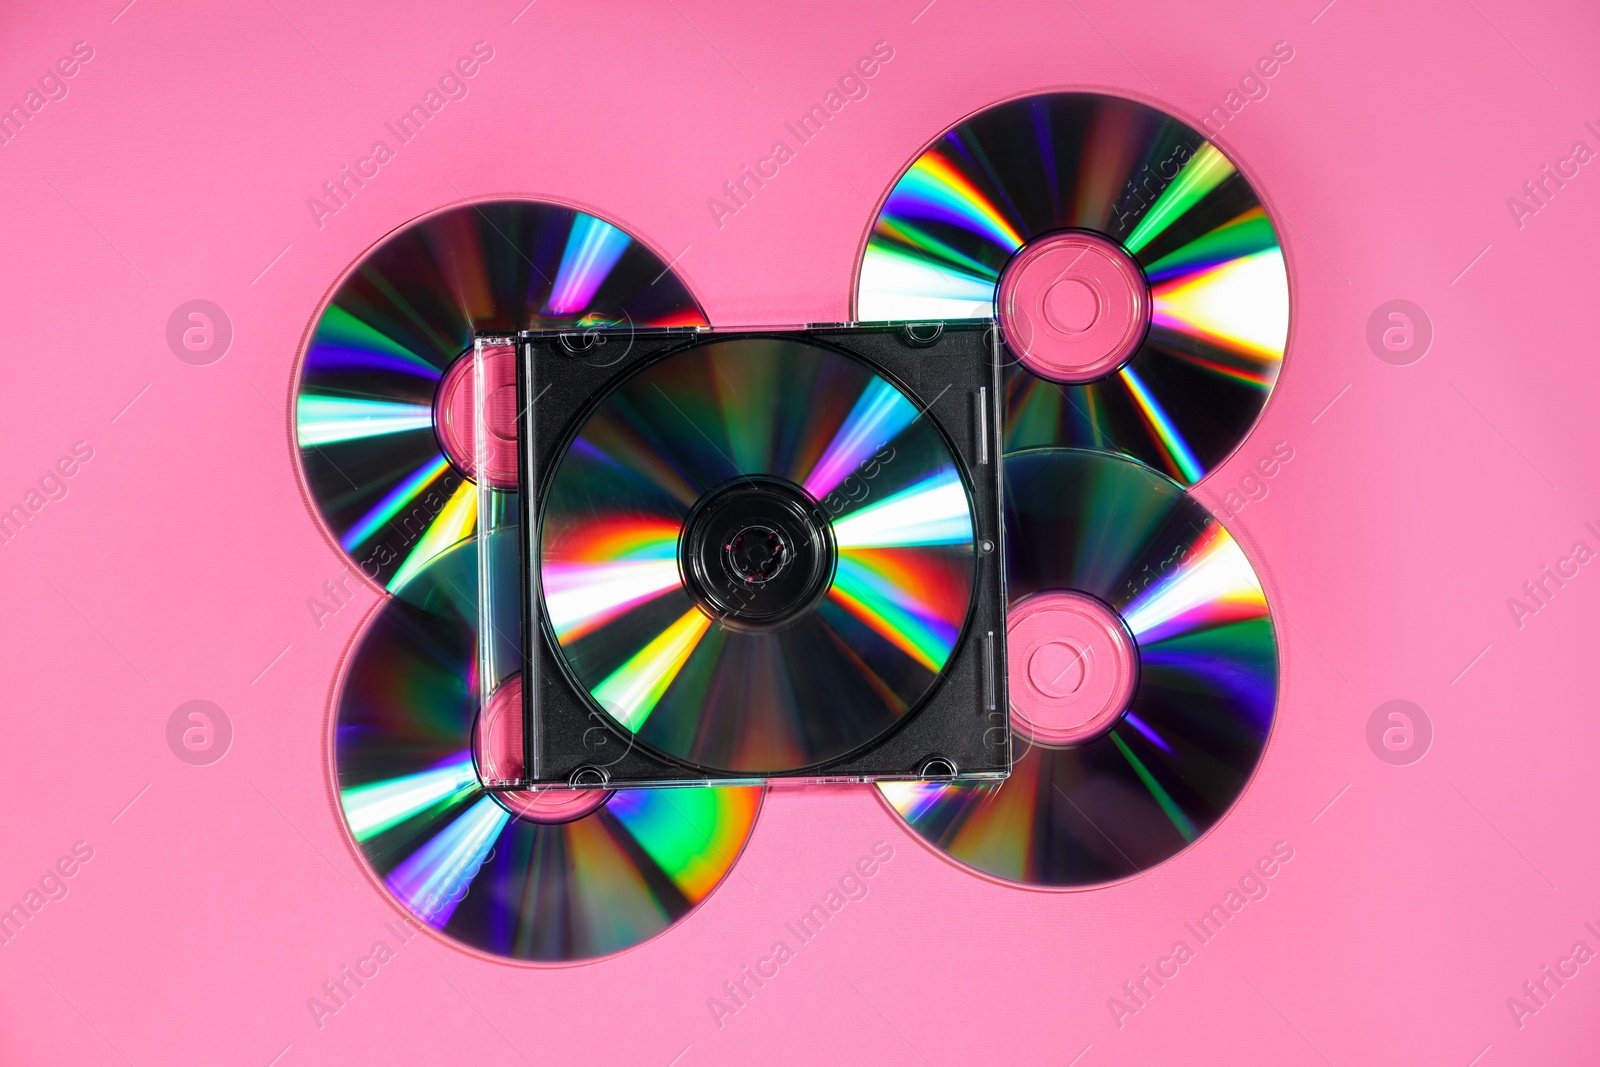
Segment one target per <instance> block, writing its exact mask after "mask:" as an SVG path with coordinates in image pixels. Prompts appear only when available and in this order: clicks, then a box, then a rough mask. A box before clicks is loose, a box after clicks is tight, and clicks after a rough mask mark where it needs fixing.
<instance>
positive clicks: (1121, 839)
mask: <svg viewBox="0 0 1600 1067" xmlns="http://www.w3.org/2000/svg"><path fill="white" fill-rule="evenodd" d="M1005 477H1006V553H1007V555H1006V569H1007V576H1008V580H1009V588H1008V590H1007V596H1008V597H1009V598H1010V600H1011V603H1012V604H1013V605H1015V604H1017V603H1018V602H1020V601H1023V600H1026V599H1027V598H1029V597H1031V596H1034V595H1035V594H1040V593H1047V592H1050V591H1053V590H1061V591H1072V592H1077V593H1087V594H1090V595H1092V596H1094V597H1096V598H1098V599H1099V600H1100V601H1101V602H1103V603H1104V604H1106V605H1107V606H1109V607H1110V608H1112V609H1113V610H1114V611H1115V612H1116V613H1117V614H1118V615H1119V616H1120V618H1121V621H1122V622H1123V624H1124V625H1125V626H1126V628H1127V630H1128V632H1129V633H1130V634H1131V635H1132V637H1133V641H1134V644H1135V646H1136V648H1137V653H1138V660H1139V665H1138V678H1137V681H1136V683H1135V687H1134V691H1133V695H1132V697H1131V699H1129V701H1128V703H1127V706H1126V708H1125V709H1124V710H1123V711H1122V713H1121V715H1119V716H1117V717H1116V718H1115V720H1114V721H1113V722H1112V723H1111V724H1110V727H1109V729H1107V730H1106V731H1105V732H1103V733H1101V734H1099V735H1098V736H1096V737H1093V738H1091V739H1089V740H1086V741H1084V742H1082V743H1078V744H1067V745H1054V746H1052V745H1046V744H1041V743H1039V742H1037V741H1033V742H1030V741H1028V740H1026V739H1025V738H1024V737H1023V736H1021V735H1020V734H1017V735H1015V736H1016V742H1015V743H1016V752H1017V757H1016V761H1015V765H1014V768H1013V770H1012V774H1011V777H1010V778H1009V779H1007V780H1006V781H1005V782H1003V783H1000V784H998V785H940V784H934V783H922V782H913V783H899V782H895V783H884V784H881V785H880V786H879V789H880V790H881V791H882V794H883V796H884V799H885V800H887V801H888V803H889V805H890V806H891V807H892V808H893V809H894V810H895V811H896V812H898V813H899V814H900V816H901V817H902V818H904V819H905V820H906V822H907V823H908V824H909V825H910V826H911V828H912V829H913V830H914V831H916V832H917V833H918V834H919V835H921V836H922V837H923V838H924V839H925V840H926V841H927V842H928V843H930V844H932V845H933V846H934V847H935V848H938V849H940V850H941V851H943V852H944V853H946V854H947V855H949V856H950V857H952V858H953V859H955V860H958V861H959V862H961V863H963V864H966V865H967V866H969V867H972V868H975V869H977V870H978V871H981V872H983V873H985V874H988V875H991V876H993V877H996V878H1000V879H1004V880H1006V881H1010V882H1017V883H1022V884H1026V885H1035V886H1056V887H1073V886H1088V885H1095V884H1099V883H1103V882H1110V881H1115V880H1117V879H1121V878H1126V877H1128V876H1130V875H1134V874H1137V873H1138V872H1140V871H1144V870H1148V869H1149V868H1151V867H1153V866H1155V865H1156V864H1158V863H1160V862H1162V861H1163V860H1165V859H1167V858H1169V857H1171V856H1173V855H1174V854H1176V853H1177V852H1179V851H1181V850H1182V849H1183V848H1185V847H1186V846H1188V845H1189V844H1190V843H1191V842H1193V841H1194V840H1195V839H1196V838H1197V837H1199V836H1200V835H1201V834H1203V833H1205V832H1206V830H1208V829H1209V828H1210V827H1211V826H1212V825H1213V824H1215V823H1216V821H1217V820H1218V819H1220V818H1221V817H1222V816H1223V815H1224V814H1225V813H1226V812H1227V811H1228V809H1229V808H1230V807H1231V806H1232V804H1233V803H1234V802H1235V801H1236V800H1237V799H1238V798H1239V795H1240V794H1241V793H1242V792H1243V790H1244V788H1245V785H1246V783H1247V782H1248V781H1249V778H1250V775H1251V773H1252V772H1253V770H1254V769H1255V766H1256V763H1257V761H1258V760H1259V759H1260V757H1261V752H1262V748H1263V747H1264V746H1265V744H1266V740H1267V734H1268V732H1269V730H1270V729H1271V726H1272V716H1273V708H1274V705H1275V703H1276V700H1277V689H1278V660H1277V641H1276V638H1275V636H1274V632H1273V626H1272V620H1271V618H1270V616H1269V614H1268V612H1267V604H1266V598H1265V596H1264V595H1263V593H1262V590H1261V584H1260V582H1259V581H1258V580H1257V578H1256V575H1255V572H1254V571H1253V570H1252V568H1251V566H1250V563H1249V561H1248V560H1247V559H1246V558H1245V556H1244V553H1243V552H1242V551H1241V550H1240V548H1239V546H1238V544H1236V543H1235V542H1234V540H1233V538H1232V537H1230V536H1229V534H1228V532H1227V531H1226V530H1225V529H1223V528H1222V526H1221V525H1220V524H1219V523H1218V522H1217V521H1216V520H1215V519H1214V518H1213V517H1212V516H1211V514H1210V512H1208V511H1206V510H1205V508H1203V507H1202V506H1201V505H1200V504H1199V503H1197V502H1195V501H1194V500H1193V499H1192V498H1190V497H1189V496H1188V495H1186V494H1185V493H1184V492H1183V491H1182V489H1181V488H1180V487H1179V486H1177V485H1176V484H1174V483H1173V482H1171V481H1169V480H1168V479H1166V478H1163V477H1161V476H1160V475H1158V474H1156V473H1155V472H1153V471H1151V470H1149V469H1147V468H1145V467H1142V466H1140V465H1138V464H1136V463H1132V462H1130V461H1128V460H1126V459H1122V458H1119V457H1116V456H1109V455H1104V454H1099V453H1093V452H1088V451H1082V450H1077V449H1033V450H1029V451H1025V452H1019V453H1014V454H1009V455H1007V456H1006V467H1005ZM1015 718H1016V713H1015V711H1014V712H1013V720H1014V721H1015Z"/></svg>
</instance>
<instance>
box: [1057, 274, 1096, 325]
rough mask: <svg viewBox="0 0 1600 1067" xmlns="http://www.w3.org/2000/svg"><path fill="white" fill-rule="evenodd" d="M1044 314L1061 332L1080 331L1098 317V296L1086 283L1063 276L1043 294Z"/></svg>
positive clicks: (1092, 323)
mask: <svg viewBox="0 0 1600 1067" xmlns="http://www.w3.org/2000/svg"><path fill="white" fill-rule="evenodd" d="M1044 314H1045V318H1047V319H1049V320H1050V324H1051V325H1052V326H1054V327H1055V328H1056V329H1058V330H1060V331H1061V332H1062V333H1082V332H1083V331H1084V330H1087V329H1088V328H1089V327H1091V326H1093V325H1094V320H1095V319H1097V318H1099V317H1100V298H1099V297H1098V296H1097V295H1095V291H1094V289H1093V288H1091V287H1090V286H1089V285H1088V284H1086V283H1084V282H1081V281H1079V280H1078V279H1076V278H1063V279H1061V280H1060V281H1059V282H1056V284H1055V285H1053V286H1051V287H1050V291H1049V292H1047V293H1046V294H1045V298H1044Z"/></svg>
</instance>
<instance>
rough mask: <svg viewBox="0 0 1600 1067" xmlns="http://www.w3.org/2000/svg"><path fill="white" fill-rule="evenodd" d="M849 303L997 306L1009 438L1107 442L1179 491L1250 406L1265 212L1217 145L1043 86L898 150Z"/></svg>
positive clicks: (884, 311)
mask: <svg viewBox="0 0 1600 1067" xmlns="http://www.w3.org/2000/svg"><path fill="white" fill-rule="evenodd" d="M855 310H856V317H857V318H858V319H861V320H863V321H879V320H930V319H939V320H950V319H971V318H990V317H995V318H997V319H998V321H999V323H1000V327H1001V331H1002V333H1003V335H1004V337H1005V340H1006V346H1007V348H1008V350H1009V352H1010V354H1011V355H1012V357H1013V360H1014V361H1013V364H1012V365H1011V366H1010V367H1009V369H1008V371H1007V374H1006V425H1005V440H1006V448H1007V449H1008V450H1014V449H1022V448H1029V447H1038V446H1053V445H1057V446H1076V447H1081V448H1092V449H1097V450H1102V451H1111V452H1120V453H1123V454H1125V455H1129V456H1133V457H1134V458H1136V459H1139V460H1140V461H1142V462H1144V463H1147V464H1149V465H1150V466H1152V467H1154V468H1155V469H1157V470H1160V471H1163V472H1165V473H1167V474H1168V475H1170V476H1171V477H1172V478H1173V479H1175V480H1176V481H1178V482H1179V483H1181V484H1183V485H1193V484H1194V483H1195V482H1198V481H1199V480H1200V479H1201V478H1202V477H1204V476H1205V474H1206V472H1207V471H1209V470H1211V469H1212V468H1213V467H1215V466H1217V465H1218V464H1219V463H1220V462H1221V461H1222V460H1223V459H1225V458H1226V457H1227V456H1228V455H1229V453H1231V452H1232V451H1233V449H1234V448H1235V447H1236V446H1237V445H1238V444H1239V442H1240V441H1241V440H1243V439H1244V436H1245V435H1246V434H1247V433H1248V432H1249V430H1250V428H1251V427H1252V426H1253V425H1254V424H1255V422H1256V419H1257V417H1258V416H1259V415H1260V413H1261V410H1262V408H1263V407H1264V406H1265V404H1266V402H1267V397H1268V394H1269V393H1270V392H1271V390H1272V386H1273V383H1274V382H1275V381H1276V380H1277V377H1278V371H1279V368H1280V366H1281V364H1282V360H1283V351H1284V345H1285V343H1286V340H1287V337H1288V327H1289V285H1288V276H1287V274H1286V272H1285V269H1284V261H1283V253H1282V250H1281V249H1280V248H1279V244H1278V236H1277V231H1276V230H1275V229H1274V227H1273V224H1272V221H1271V220H1270V219H1269V218H1268V217H1267V213H1266V211H1265V209H1264V208H1263V206H1262V203H1261V200H1260V199H1259V197H1258V196H1257V195H1256V193H1255V191H1254V190H1253V189H1252V188H1251V186H1250V183H1249V182H1248V181H1247V180H1246V179H1245V177H1244V176H1243V175H1242V174H1241V173H1239V171H1238V169H1237V168H1236V166H1235V165H1234V163H1233V162H1232V161H1230V160H1229V159H1228V157H1227V156H1226V155H1224V154H1223V153H1222V151H1221V150H1220V149H1219V148H1217V146H1216V145H1214V144H1212V143H1211V142H1209V141H1207V140H1206V139H1205V137H1203V136H1202V135H1201V134H1200V133H1199V132H1198V131H1197V130H1195V129H1193V128H1192V127H1190V126H1188V125H1186V124H1184V123H1182V122H1180V121H1178V120H1177V119H1174V118H1172V117H1171V116H1169V115H1166V114H1163V113H1162V112H1160V111H1157V110H1155V109H1154V108H1151V107H1147V106H1145V105H1143V104H1139V103H1135V102H1133V101H1131V100H1124V99H1120V98H1117V97H1110V96H1101V95H1097V94H1093V93H1049V94H1045V95H1040V96H1030V97H1025V98H1023V99H1019V100H1013V101H1011V102H1009V103H1006V104H1001V105H999V106H997V107H994V108H990V109H989V110H987V111H984V112H981V113H979V114H978V115H975V116H974V117H972V118H970V119H968V120H967V121H965V122H963V123H962V124H960V125H959V126H957V127H955V128H954V129H952V130H950V131H949V132H948V133H946V134H944V136H942V137H940V138H939V139H938V140H937V141H935V142H934V143H933V145H931V146H930V147H929V148H928V149H927V150H926V151H924V152H923V153H922V154H921V155H920V156H918V157H917V158H916V160H914V161H913V162H912V164H911V166H910V168H909V169H907V171H906V172H905V173H904V174H903V175H902V176H901V177H900V179H899V180H898V181H897V182H896V183H895V185H894V186H893V188H891V189H890V191H889V194H888V196H887V198H886V199H885V201H884V203H883V206H882V208H881V209H880V210H879V212H878V215H877V218H876V219H875V220H874V222H873V226H872V230H871V233H870V234H869V236H868V238H867V243H866V246H865V249H864V251H863V253H862V258H861V264H860V268H859V270H858V272H857V280H856V297H855Z"/></svg>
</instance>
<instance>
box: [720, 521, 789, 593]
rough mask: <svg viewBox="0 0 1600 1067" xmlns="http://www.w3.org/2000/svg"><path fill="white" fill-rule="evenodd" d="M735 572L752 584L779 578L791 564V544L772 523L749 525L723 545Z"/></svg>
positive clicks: (760, 583) (729, 563) (730, 565)
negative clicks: (770, 524) (771, 525)
mask: <svg viewBox="0 0 1600 1067" xmlns="http://www.w3.org/2000/svg"><path fill="white" fill-rule="evenodd" d="M722 548H723V551H724V552H725V553H726V554H727V559H728V565H729V567H731V568H732V570H733V573H734V574H735V575H737V576H738V577H739V578H742V579H743V580H744V581H746V582H748V583H749V584H751V585H762V584H764V583H766V582H770V581H771V580H772V579H774V578H776V577H777V576H778V574H779V573H780V572H781V571H782V570H783V568H784V567H786V566H788V563H789V555H790V552H789V546H788V544H787V543H786V542H785V541H784V539H783V535H782V534H781V533H779V532H778V531H777V530H774V529H773V528H772V527H770V526H746V527H745V528H744V529H742V530H740V531H739V532H738V533H736V534H734V535H733V536H732V537H731V538H729V539H728V543H727V544H725V545H723V546H722Z"/></svg>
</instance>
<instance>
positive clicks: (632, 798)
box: [334, 529, 762, 962]
mask: <svg viewBox="0 0 1600 1067" xmlns="http://www.w3.org/2000/svg"><path fill="white" fill-rule="evenodd" d="M515 537H516V531H515V530H514V529H511V530H507V531H504V533H501V532H497V533H496V534H495V535H494V543H493V544H492V546H491V550H492V551H495V552H499V553H501V554H502V555H505V556H507V557H508V559H507V560H501V561H499V562H500V563H508V562H509V563H511V564H514V562H515V552H516V546H515ZM494 572H495V574H497V575H500V574H504V575H507V576H508V577H511V576H514V575H515V574H516V573H517V569H516V567H515V566H514V565H510V566H500V565H497V566H495V568H494ZM511 580H513V581H514V577H511ZM477 581H478V577H477V553H476V542H475V540H468V541H465V542H462V543H459V544H457V545H456V546H454V547H453V548H450V549H447V550H445V551H444V552H442V553H441V554H439V555H438V556H437V557H436V558H434V559H433V560H432V561H431V562H430V563H429V564H428V565H427V566H425V567H424V568H423V569H422V570H421V571H419V572H418V573H417V574H416V575H415V576H414V577H413V578H411V579H410V580H409V581H407V582H406V583H405V584H404V585H403V586H401V587H400V588H399V589H398V590H397V595H396V596H393V597H390V598H389V599H387V600H386V601H385V602H384V603H383V605H382V606H381V607H380V608H379V609H378V612H377V614H376V615H375V617H374V618H373V619H372V621H371V623H370V624H369V626H368V628H367V630H366V631H365V632H364V633H363V635H362V637H361V640H360V641H359V642H358V644H357V646H356V648H355V650H354V651H353V653H352V655H351V658H350V661H349V663H348V665H347V668H346V672H345V676H344V678H343V681H342V684H341V686H340V690H339V693H338V697H337V703H336V723H335V737H334V764H335V773H336V778H337V788H338V791H339V799H340V807H341V811H342V813H343V816H344V820H345V824H346V826H347V828H348V829H349V832H350V835H351V838H352V840H353V841H354V842H355V845H356V847H357V849H358V851H359V852H360V854H361V856H362V858H363V860H364V861H365V862H366V863H367V865H368V866H369V867H370V869H371V871H372V873H373V874H374V875H375V876H376V877H377V878H378V879H379V880H380V881H381V882H382V883H383V884H384V887H385V888H386V889H387V891H388V892H389V894H390V895H391V896H392V897H393V898H394V899H395V900H396V902H397V903H399V904H400V905H401V906H402V907H403V908H405V909H406V910H407V911H408V912H410V913H411V915H413V916H414V917H415V918H417V919H418V920H419V921H421V922H425V923H427V924H428V925H430V926H432V927H433V928H434V929H436V930H438V931H439V932H440V933H441V934H443V935H444V936H445V937H447V938H450V939H451V940H454V941H456V942H459V943H460V944H462V945H464V946H466V947H468V948H471V949H475V950H477V951H480V952H484V953H487V954H490V955H494V956H500V957H505V958H508V959H517V960H530V961H540V962H562V961H573V960H584V959H592V958H595V957H599V956H605V955H609V954H611V953H614V952H619V951H621V950H623V949H626V948H628V947H630V946H632V945H636V944H638V943H640V942H642V941H645V940H647V939H649V938H651V937H653V936H655V935H656V934H658V933H660V932H662V931H663V930H665V929H667V928H668V927H670V926H671V925H672V924H674V923H675V922H677V921H678V920H680V919H682V918H683V917H684V916H685V915H687V914H688V913H689V911H690V910H692V909H693V908H694V907H695V906H696V905H697V904H699V903H700V902H701V901H702V900H704V899H705V898H706V897H707V896H708V895H709V894H710V893H711V891H712V890H713V889H714V888H715V887H716V886H717V884H718V883H719V882H720V881H721V880H722V878H723V877H724V876H725V875H726V874H727V872H728V871H729V870H730V869H731V867H732V865H733V862H734V860H735V859H736V858H737V857H738V855H739V853H740V850H741V849H742V848H743V847H744V842H745V840H746V839H747V838H748V836H749V834H750V831H751V829H752V828H753V826H754V823H755V818H756V814H757V811H758V809H759V807H760V802H761V795H762V790H761V789H760V788H758V787H745V788H714V789H713V788H686V789H670V790H653V791H649V790H617V791H614V792H611V793H610V794H609V795H608V796H607V797H606V799H605V800H604V802H603V803H602V804H601V805H600V806H599V807H598V808H596V809H594V810H593V811H591V812H589V813H588V814H586V815H583V816H581V817H579V818H576V819H573V820H572V821H569V822H561V823H550V822H535V821H531V820H528V819H525V818H520V817H518V816H516V815H513V814H512V812H511V810H510V809H509V808H508V807H507V806H505V805H503V804H502V803H501V801H500V800H499V799H497V798H496V796H495V795H491V794H489V793H487V792H485V791H484V790H483V789H482V788H481V787H480V786H479V785H478V780H477V776H476V772H475V769H474V751H473V737H474V718H475V716H476V713H477V705H478V700H477V695H476V694H477V691H478V687H477V683H476V678H475V676H474V671H475V669H476V667H475V664H476V656H475V648H476V645H475V642H476V629H477V625H476V616H477V607H476V605H477V595H478V592H477V590H478V586H477ZM515 593H516V590H515V589H508V590H507V591H506V595H505V596H502V597H497V600H498V601H500V602H501V603H505V604H509V605H513V606H512V607H511V608H509V609H508V610H507V611H506V612H505V613H504V616H503V617H502V618H499V619H496V620H495V623H494V624H495V628H496V631H497V635H498V636H497V641H498V642H499V643H501V644H503V645H505V646H506V647H507V649H509V650H513V651H514V649H515V647H516V645H517V643H518V640H519V635H518V632H517V616H516V609H515V607H514V605H516V604H517V603H518V602H519V601H518V598H517V597H516V595H515ZM514 660H515V657H514V656H512V657H509V658H507V661H508V662H514Z"/></svg>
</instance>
